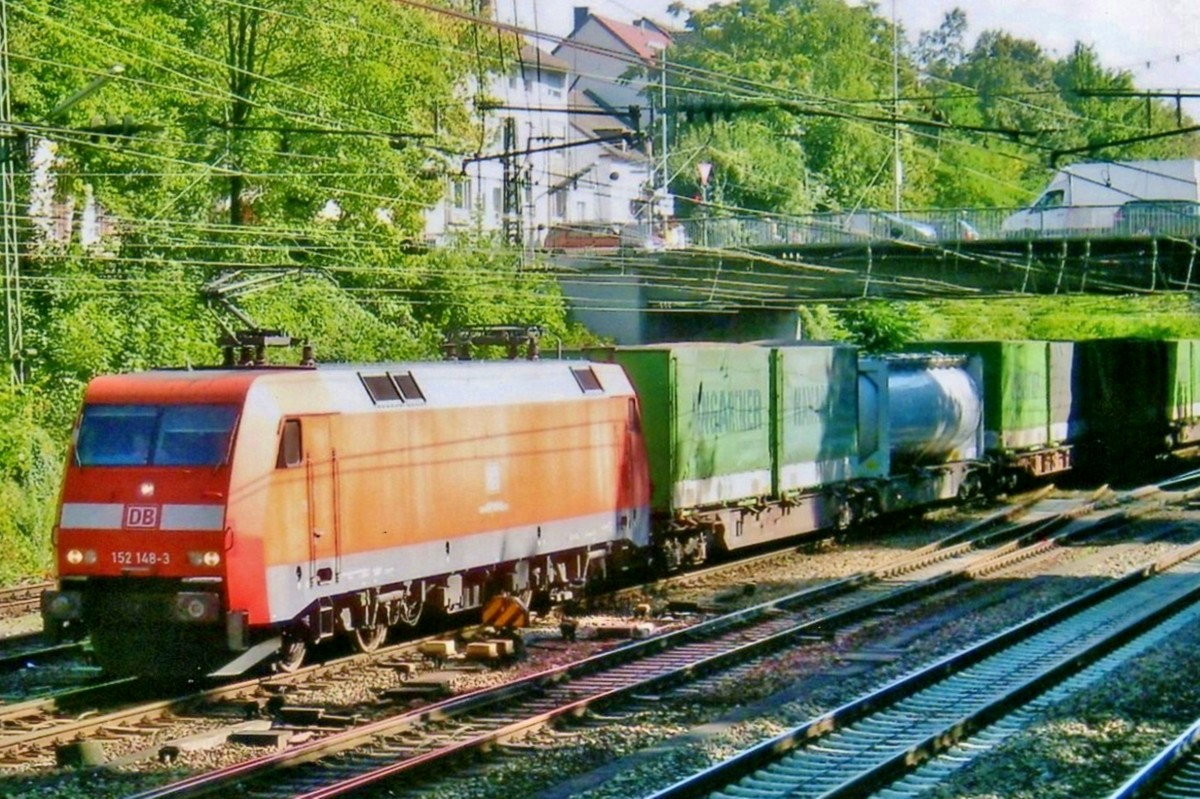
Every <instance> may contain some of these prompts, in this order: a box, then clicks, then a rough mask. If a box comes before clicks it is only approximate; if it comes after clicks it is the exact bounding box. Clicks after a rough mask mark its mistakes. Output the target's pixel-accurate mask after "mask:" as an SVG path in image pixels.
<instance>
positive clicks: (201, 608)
mask: <svg viewBox="0 0 1200 799" xmlns="http://www.w3.org/2000/svg"><path fill="white" fill-rule="evenodd" d="M184 612H186V613H187V616H188V618H189V619H202V618H204V614H205V613H206V612H207V606H206V605H205V604H204V601H203V600H200V599H189V600H188V602H187V604H185V605H184Z"/></svg>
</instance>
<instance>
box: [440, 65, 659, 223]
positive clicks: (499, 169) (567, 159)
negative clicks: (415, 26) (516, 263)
mask: <svg viewBox="0 0 1200 799" xmlns="http://www.w3.org/2000/svg"><path fill="white" fill-rule="evenodd" d="M570 77H571V76H570V74H569V69H568V65H567V63H566V62H565V61H563V60H561V59H559V58H557V57H556V56H554V55H552V54H551V53H548V52H545V51H543V50H541V49H539V48H537V47H534V46H533V45H528V44H527V45H525V46H524V47H522V48H521V51H520V54H519V57H518V58H516V59H514V60H513V62H512V63H511V64H510V65H508V66H507V69H506V70H505V72H504V73H503V74H500V75H496V76H494V77H493V79H492V83H491V85H490V86H489V87H488V92H487V93H488V94H489V95H490V97H491V98H492V99H493V100H494V101H495V102H496V103H497V106H498V107H496V108H494V109H492V110H490V111H489V112H488V113H487V116H486V119H485V123H484V126H485V127H484V136H483V142H482V153H481V155H480V157H478V158H469V159H466V162H465V165H464V170H463V173H462V174H460V175H452V176H451V177H450V178H449V185H448V187H447V192H446V195H445V197H444V199H443V200H442V201H441V202H439V203H438V204H437V205H436V206H434V207H433V208H432V209H431V210H430V211H428V212H427V213H426V231H425V232H426V238H427V239H429V240H430V241H432V242H443V241H445V240H447V239H449V238H452V237H453V236H454V235H455V234H457V233H462V232H467V231H485V232H491V231H497V232H503V231H505V230H506V229H508V230H511V231H513V232H515V231H517V230H519V232H520V240H521V243H522V244H523V245H524V246H526V247H536V246H538V245H540V244H541V243H542V242H543V241H544V240H545V237H546V235H547V234H548V233H549V231H551V230H553V229H555V228H562V227H565V226H573V225H586V224H591V223H607V224H615V225H625V224H629V223H632V222H634V221H637V220H636V219H635V214H636V212H637V211H638V209H640V208H641V207H642V205H641V204H640V203H639V199H640V198H641V197H642V195H643V193H644V192H645V191H646V190H647V188H648V187H649V186H650V179H651V171H650V163H649V160H648V159H647V158H646V156H645V155H644V154H642V153H640V152H637V151H635V150H633V149H631V148H629V147H628V146H627V145H626V144H624V143H623V142H622V141H621V140H620V139H621V137H622V135H624V134H628V133H630V132H631V131H630V127H629V125H628V124H627V123H626V122H625V121H624V120H622V119H620V118H618V117H614V116H609V115H607V114H604V113H603V112H602V111H601V109H600V107H599V106H597V105H596V104H595V103H591V102H587V101H586V100H584V101H583V102H586V105H587V109H588V110H589V111H591V112H597V111H599V112H600V113H599V114H596V113H590V114H587V115H584V116H583V117H581V118H577V117H575V116H574V115H572V114H569V112H570V111H571V110H573V104H574V103H576V102H579V101H578V99H577V95H576V94H575V93H573V92H571V91H570ZM509 119H511V120H512V123H511V124H510V123H508V120H509ZM581 119H582V120H583V121H582V122H581V121H580V120H581ZM506 127H509V129H510V130H513V131H514V133H515V141H513V142H510V144H511V145H512V147H511V150H510V151H513V152H516V153H517V155H516V156H515V158H514V159H513V161H512V163H511V164H510V166H509V169H510V173H509V174H510V183H509V190H510V191H511V192H513V195H512V199H511V202H512V204H513V207H512V208H511V209H510V211H509V213H508V219H507V222H508V225H507V226H506V224H505V223H506V208H505V163H504V160H505V159H504V158H503V153H504V152H505V151H506V142H505V128H506ZM599 137H603V138H612V139H614V141H611V142H607V143H588V142H589V140H590V139H593V138H599Z"/></svg>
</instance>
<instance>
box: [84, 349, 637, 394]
mask: <svg viewBox="0 0 1200 799" xmlns="http://www.w3.org/2000/svg"><path fill="white" fill-rule="evenodd" d="M609 370H616V371H609ZM597 371H599V372H604V373H605V374H606V377H605V378H604V379H602V380H601V379H598V378H597V377H596V376H595V373H596V372H597ZM618 374H619V375H620V376H619V378H618V377H617V375H618ZM380 379H381V380H383V381H385V383H384V386H385V387H386V385H387V381H393V382H392V385H393V386H394V387H395V388H396V390H397V392H403V390H404V389H405V388H407V387H408V386H409V385H415V387H416V388H415V391H416V392H418V394H419V395H421V398H422V400H423V401H424V400H425V399H426V397H425V396H424V395H429V396H428V400H429V401H430V403H432V404H454V405H458V404H478V403H481V402H482V403H488V402H503V401H505V400H512V401H519V400H522V399H523V400H526V401H529V400H538V399H545V400H561V399H566V398H570V397H580V396H583V395H587V394H601V395H603V394H628V393H631V392H632V389H631V387H630V385H629V383H628V381H627V379H626V378H625V377H624V373H623V372H621V371H620V370H619V367H616V366H613V365H610V364H600V363H592V362H589V361H566V360H547V361H397V362H391V363H364V364H323V365H319V366H316V367H307V368H294V367H289V368H280V367H252V366H251V367H240V368H232V369H197V370H182V369H181V370H154V371H147V372H134V373H129V374H123V375H105V376H101V377H97V378H95V379H94V380H92V382H91V383H90V384H89V385H88V387H87V391H86V394H85V400H86V401H87V402H90V403H129V402H131V401H136V402H146V403H182V402H201V403H232V404H239V403H241V402H243V401H244V400H245V398H246V395H247V394H248V393H249V392H250V390H251V388H252V387H253V386H256V385H261V386H264V387H266V386H270V387H272V389H274V388H281V389H282V388H286V387H288V386H295V387H303V386H312V387H314V388H315V387H317V386H325V387H328V388H331V389H333V388H334V387H340V388H338V389H337V390H339V391H340V392H341V393H342V394H347V392H346V390H345V389H346V388H348V387H354V388H353V394H354V397H353V398H351V397H343V399H351V402H350V404H351V405H357V404H358V399H360V398H361V400H362V401H364V402H365V403H366V404H367V405H371V404H372V403H374V404H386V403H387V400H388V399H391V398H390V397H380V396H379V395H378V393H377V392H376V391H375V389H374V388H373V387H372V386H371V385H370V383H371V381H372V380H380ZM360 392H361V393H360ZM389 392H390V390H389ZM395 399H397V400H399V399H400V393H397V395H396V396H395ZM339 404H341V403H339Z"/></svg>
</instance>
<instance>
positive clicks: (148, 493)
mask: <svg viewBox="0 0 1200 799" xmlns="http://www.w3.org/2000/svg"><path fill="white" fill-rule="evenodd" d="M138 493H139V494H141V495H142V496H143V497H144V498H146V499H149V498H150V497H152V496H154V483H149V482H147V483H142V484H141V485H140V486H138Z"/></svg>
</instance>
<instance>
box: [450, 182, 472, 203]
mask: <svg viewBox="0 0 1200 799" xmlns="http://www.w3.org/2000/svg"><path fill="white" fill-rule="evenodd" d="M450 197H451V203H452V204H453V205H454V207H455V208H457V209H458V210H460V211H469V210H471V181H470V179H468V178H458V179H457V180H455V181H454V183H452V184H451V186H450Z"/></svg>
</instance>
